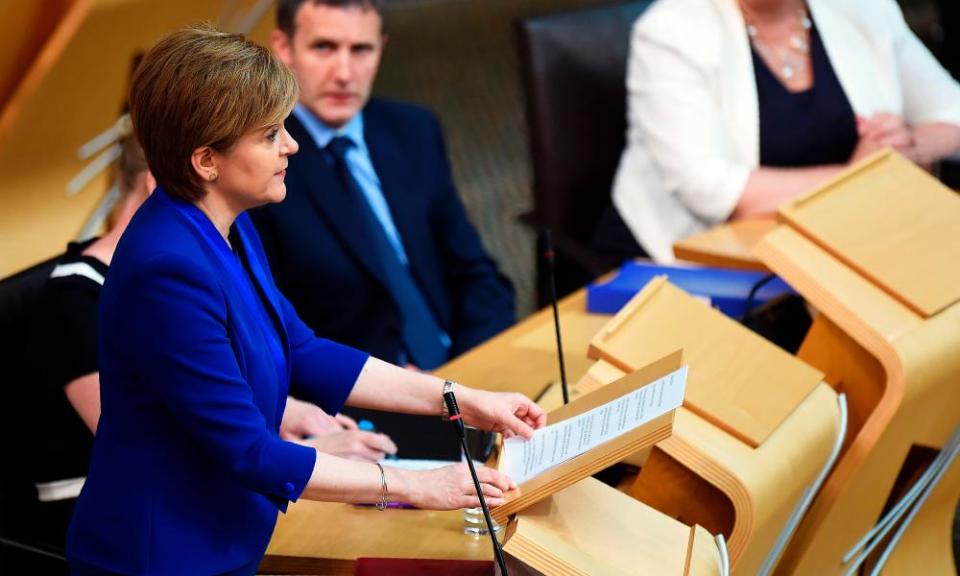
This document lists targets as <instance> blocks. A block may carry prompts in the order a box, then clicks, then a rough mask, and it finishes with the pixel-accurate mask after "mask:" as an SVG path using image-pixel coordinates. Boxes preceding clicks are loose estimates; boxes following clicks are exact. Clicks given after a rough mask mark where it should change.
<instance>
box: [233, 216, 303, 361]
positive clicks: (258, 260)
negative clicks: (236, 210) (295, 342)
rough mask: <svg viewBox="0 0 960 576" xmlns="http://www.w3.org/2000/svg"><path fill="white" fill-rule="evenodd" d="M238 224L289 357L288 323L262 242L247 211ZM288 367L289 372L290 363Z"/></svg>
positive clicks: (257, 279)
mask: <svg viewBox="0 0 960 576" xmlns="http://www.w3.org/2000/svg"><path fill="white" fill-rule="evenodd" d="M236 226H237V235H238V236H239V237H240V242H241V244H243V252H244V254H246V255H247V261H248V262H249V263H250V272H251V273H252V274H253V281H254V283H256V285H257V288H259V289H260V291H261V292H262V293H263V294H265V295H266V297H267V302H268V303H269V312H270V315H271V316H272V317H273V321H274V323H275V324H276V326H277V331H278V332H279V333H280V338H281V340H282V341H283V347H284V350H286V353H287V357H288V358H289V357H290V340H289V337H288V335H287V328H286V325H285V324H284V323H283V315H282V314H281V313H280V303H279V302H278V301H277V288H276V286H275V285H274V284H273V280H272V277H270V276H268V274H267V271H268V270H269V268H268V266H267V264H266V262H265V260H264V256H263V250H262V248H261V247H260V243H259V241H256V234H257V232H256V230H255V229H254V227H253V223H252V222H251V221H250V216H249V215H248V214H246V213H243V214H241V215H240V216H239V217H238V218H237V222H236ZM287 368H288V372H289V368H290V365H289V363H288V365H287Z"/></svg>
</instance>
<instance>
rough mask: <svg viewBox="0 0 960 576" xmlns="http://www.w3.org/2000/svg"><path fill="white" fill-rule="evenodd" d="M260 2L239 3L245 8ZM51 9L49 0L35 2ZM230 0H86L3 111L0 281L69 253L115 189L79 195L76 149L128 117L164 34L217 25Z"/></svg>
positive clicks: (100, 184) (97, 185)
mask: <svg viewBox="0 0 960 576" xmlns="http://www.w3.org/2000/svg"><path fill="white" fill-rule="evenodd" d="M252 1H253V0H245V1H243V2H237V3H236V4H237V5H238V6H239V7H240V9H243V8H244V7H246V6H248V5H249V4H251V3H252ZM36 4H38V5H41V4H43V5H45V4H46V3H45V2H44V3H36ZM223 6H224V2H223V0H165V1H163V2H157V1H153V0H77V1H76V3H75V4H73V5H72V7H71V9H70V11H69V13H68V14H67V15H66V16H65V17H64V19H63V20H62V22H61V24H60V25H59V26H58V27H57V29H56V30H55V32H54V33H53V34H52V35H51V36H50V38H49V40H48V41H47V42H46V44H45V45H44V47H43V49H42V51H41V53H40V54H39V55H38V57H37V58H36V59H35V60H34V63H33V65H32V66H31V68H30V70H29V71H28V72H27V74H26V76H25V78H24V80H23V81H22V82H21V83H20V85H19V86H18V88H17V91H16V93H15V94H14V95H13V96H12V97H11V99H10V101H9V103H8V105H7V106H6V108H4V109H3V113H2V116H0V174H3V183H2V185H0V186H2V187H0V230H3V235H2V236H0V277H3V276H7V275H9V274H11V273H13V272H15V271H17V270H19V269H21V268H25V267H26V266H28V265H30V264H32V263H34V262H37V261H40V260H43V259H44V258H47V257H49V256H51V255H53V254H56V253H58V252H61V251H62V250H63V248H64V246H65V245H66V242H67V241H68V240H69V239H71V238H72V237H73V236H74V235H75V234H76V233H77V232H79V229H80V227H81V225H82V223H83V221H84V220H85V218H86V216H87V215H88V214H89V213H90V211H91V210H92V209H93V208H94V206H95V205H96V203H97V202H98V201H99V199H100V197H101V195H102V194H103V193H104V192H105V191H106V188H107V183H106V177H105V176H102V177H101V178H99V179H97V180H95V181H94V182H93V183H91V184H90V185H89V186H88V187H87V188H86V189H85V190H83V191H81V192H80V193H79V194H78V195H77V196H75V197H72V198H68V197H67V196H66V194H65V189H66V185H67V182H69V181H70V179H71V178H72V177H73V176H74V175H76V174H77V173H78V172H79V171H80V170H81V169H82V168H83V166H84V165H85V163H84V162H82V161H81V160H80V159H79V158H78V157H77V149H78V148H79V147H80V146H81V145H82V144H84V143H85V142H86V141H87V140H89V139H90V138H92V137H94V136H96V135H97V134H99V133H100V132H102V131H103V130H105V129H107V128H108V127H110V126H111V125H113V123H114V122H115V121H116V119H117V116H119V114H120V112H121V110H122V108H123V106H124V102H125V100H126V93H127V90H128V82H129V75H130V65H131V62H132V60H133V58H134V57H135V56H136V55H137V54H139V53H141V52H143V51H145V50H146V49H147V48H149V47H150V46H151V45H152V44H153V43H154V42H156V40H157V39H159V38H160V37H161V36H162V35H163V34H165V33H167V32H170V31H172V30H175V29H177V28H179V27H182V26H185V25H188V24H191V23H194V22H199V21H204V20H206V21H216V20H217V18H218V16H219V15H220V11H221V10H222V8H223Z"/></svg>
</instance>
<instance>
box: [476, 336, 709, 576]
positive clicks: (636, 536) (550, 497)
mask: <svg viewBox="0 0 960 576" xmlns="http://www.w3.org/2000/svg"><path fill="white" fill-rule="evenodd" d="M680 362H681V354H680V352H679V351H677V352H674V353H672V354H669V355H667V356H665V357H663V358H661V359H659V360H656V361H654V362H652V363H651V364H649V365H646V366H643V367H641V368H639V369H638V370H636V371H634V372H632V373H630V374H627V375H625V376H624V377H622V378H620V379H618V380H617V381H616V382H613V383H611V384H609V385H607V386H603V387H600V388H597V389H594V390H593V391H592V392H590V393H589V394H585V395H583V396H581V397H580V398H579V399H577V400H574V401H572V402H571V403H569V404H566V405H564V406H561V407H559V408H557V409H556V410H553V411H552V412H551V413H550V415H549V418H548V421H549V422H551V423H553V424H556V423H558V422H562V421H564V420H566V419H568V418H571V417H573V416H575V415H579V414H583V413H585V412H587V411H589V410H592V409H594V408H597V407H598V406H601V405H604V404H606V403H608V402H611V401H612V400H614V399H616V398H620V397H622V396H623V395H624V394H627V393H630V392H632V391H634V390H638V389H640V388H644V387H645V386H646V385H647V384H648V383H650V382H653V381H655V380H657V379H659V378H662V377H664V376H667V375H668V374H670V373H672V372H674V371H675V370H677V369H679V368H680ZM648 390H649V388H648ZM641 404H644V402H641ZM673 419H674V411H673V410H670V411H669V412H666V413H664V414H663V415H661V416H658V417H656V418H654V419H652V420H650V421H649V422H647V423H646V424H643V425H641V426H639V427H638V428H636V429H634V430H631V431H629V432H626V433H624V434H622V435H621V436H618V437H617V438H615V439H613V440H610V441H608V442H606V443H605V444H602V445H600V446H598V447H596V448H594V449H593V450H590V451H589V452H587V453H584V454H582V455H580V456H577V457H576V458H573V459H571V460H567V461H565V462H563V463H562V464H560V465H558V466H556V467H554V468H551V469H549V470H547V471H546V472H544V473H542V474H540V475H539V476H536V477H534V478H532V479H530V480H528V481H526V482H523V483H521V484H520V486H519V488H518V489H517V490H514V491H511V492H508V493H507V494H506V502H505V503H504V505H503V506H500V507H499V508H495V509H494V510H493V516H494V517H495V518H496V519H497V521H499V522H500V523H501V524H506V523H507V522H508V516H511V515H513V514H514V513H516V515H515V516H513V517H512V519H511V520H509V524H507V528H506V530H507V532H506V534H505V536H504V551H505V552H506V553H507V554H508V555H509V556H510V557H511V559H512V562H511V564H512V565H513V566H514V570H513V571H512V572H511V573H513V574H523V575H540V574H550V575H570V576H575V575H584V576H586V575H592V576H601V575H607V576H626V575H628V574H636V573H638V572H640V573H649V574H677V575H680V574H683V575H687V574H720V573H722V572H723V571H724V566H725V565H724V563H723V560H722V559H721V556H722V554H721V553H720V550H719V549H718V548H717V546H715V545H714V542H713V538H712V537H711V536H710V534H709V533H708V532H707V531H706V530H704V529H703V528H702V527H699V526H693V527H689V526H686V525H684V524H682V523H681V522H678V521H677V520H674V519H672V518H669V517H667V516H665V515H664V514H662V513H659V512H657V511H655V510H653V509H652V508H650V507H649V506H646V505H644V504H642V503H640V502H637V501H635V500H633V499H631V498H630V497H629V496H627V495H626V494H623V493H622V492H619V491H618V490H616V489H614V488H610V487H608V486H606V485H604V484H602V483H601V482H599V481H597V480H594V479H593V478H590V474H593V473H595V472H598V471H599V470H601V469H603V468H606V467H607V466H609V465H611V464H614V463H616V462H618V461H620V460H621V459H623V458H624V457H626V456H627V455H629V454H631V453H633V452H636V451H638V450H643V449H645V448H647V447H649V446H651V445H653V443H655V442H657V441H658V440H662V439H663V438H666V437H669V434H670V429H671V424H672V422H673Z"/></svg>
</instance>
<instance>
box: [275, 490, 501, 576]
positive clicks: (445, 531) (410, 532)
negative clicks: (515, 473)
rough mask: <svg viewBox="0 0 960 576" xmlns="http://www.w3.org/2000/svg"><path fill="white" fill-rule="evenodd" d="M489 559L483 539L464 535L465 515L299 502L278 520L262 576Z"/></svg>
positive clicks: (488, 550)
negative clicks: (374, 563) (398, 561)
mask: <svg viewBox="0 0 960 576" xmlns="http://www.w3.org/2000/svg"><path fill="white" fill-rule="evenodd" d="M371 557H374V558H433V559H438V560H492V559H493V550H491V548H490V540H489V538H487V537H484V538H474V537H472V536H467V535H465V534H464V533H463V512H462V511H460V510H453V511H450V512H431V511H427V510H393V509H391V510H385V511H383V512H380V511H378V510H376V509H375V508H368V507H359V506H352V505H350V504H334V503H330V502H310V501H307V500H301V501H300V502H297V503H296V504H291V505H290V508H289V509H288V511H287V513H286V514H285V515H281V516H280V519H279V521H278V522H277V529H276V531H275V532H274V534H273V539H272V540H271V541H270V547H269V548H268V549H267V555H266V557H265V558H264V559H263V563H262V564H260V569H259V570H258V573H261V574H353V571H354V568H355V566H356V560H357V558H371Z"/></svg>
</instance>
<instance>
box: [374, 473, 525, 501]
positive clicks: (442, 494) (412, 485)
mask: <svg viewBox="0 0 960 576" xmlns="http://www.w3.org/2000/svg"><path fill="white" fill-rule="evenodd" d="M387 474H388V477H387V485H388V489H390V491H391V499H394V500H403V501H404V502H409V503H410V504H413V505H414V506H416V507H417V508H423V509H426V510H456V509H459V508H476V507H477V506H480V499H479V498H477V491H476V488H475V487H474V485H473V479H472V478H471V477H470V469H469V468H467V465H466V464H454V465H452V466H444V467H443V468H437V469H436V470H430V471H427V472H419V471H417V472H414V471H410V470H399V469H396V468H387ZM477 476H478V477H479V478H480V488H481V489H482V490H483V497H484V499H485V500H486V502H487V505H488V506H490V507H491V508H493V507H496V506H500V505H501V504H503V502H504V499H503V493H504V492H506V491H507V490H510V489H511V488H513V487H514V485H513V482H512V481H511V480H510V478H509V477H508V476H507V475H506V474H503V473H501V472H499V471H497V470H494V469H493V468H487V467H486V466H477ZM391 483H394V484H399V486H398V489H397V492H394V489H393V488H392V487H391V486H390V484H391ZM393 494H396V495H395V496H394V495H393Z"/></svg>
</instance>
